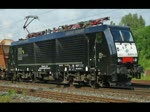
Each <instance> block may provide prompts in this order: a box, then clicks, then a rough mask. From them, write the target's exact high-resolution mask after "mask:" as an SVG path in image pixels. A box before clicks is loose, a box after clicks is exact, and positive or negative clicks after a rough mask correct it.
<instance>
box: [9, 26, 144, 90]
mask: <svg viewBox="0 0 150 112" xmlns="http://www.w3.org/2000/svg"><path fill="white" fill-rule="evenodd" d="M76 26H77V25H76ZM77 27H78V26H77ZM30 36H31V38H27V39H23V40H19V41H15V42H12V44H11V47H10V52H9V61H8V72H9V74H8V76H9V75H10V74H13V76H16V78H18V80H20V81H21V80H24V79H27V80H32V81H38V80H40V81H54V82H55V81H56V82H57V83H58V82H59V83H64V84H73V85H84V84H85V85H90V86H91V87H95V86H101V87H105V86H107V87H108V86H119V85H121V86H122V85H123V86H126V85H127V86H128V85H131V79H132V78H134V77H135V78H140V76H141V72H142V69H141V67H140V66H139V65H138V52H137V48H136V44H135V41H134V39H133V35H132V33H131V31H130V28H129V27H123V26H111V25H103V24H97V25H95V24H93V25H91V26H88V27H78V28H73V27H72V29H70V30H60V31H55V32H49V33H45V34H44V33H43V34H42V35H39V36H37V37H35V36H32V35H30Z"/></svg>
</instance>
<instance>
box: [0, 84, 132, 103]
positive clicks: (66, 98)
mask: <svg viewBox="0 0 150 112" xmlns="http://www.w3.org/2000/svg"><path fill="white" fill-rule="evenodd" d="M10 89H13V90H15V91H16V92H17V93H18V94H20V93H22V91H27V95H29V96H34V97H42V98H49V99H54V100H59V101H62V102H70V103H80V102H100V103H127V102H131V101H127V100H119V99H109V98H100V97H94V96H84V95H76V94H69V93H59V92H51V91H39V90H34V89H25V88H18V87H6V86H0V91H6V92H7V91H9V90H10Z"/></svg>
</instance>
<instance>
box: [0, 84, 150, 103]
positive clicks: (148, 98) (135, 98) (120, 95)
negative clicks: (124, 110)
mask: <svg viewBox="0 0 150 112" xmlns="http://www.w3.org/2000/svg"><path fill="white" fill-rule="evenodd" d="M0 84H1V83H0ZM1 85H3V86H11V87H21V88H29V89H35V90H41V91H42V90H43V91H52V92H60V93H70V94H79V95H86V96H96V97H103V98H113V99H121V100H122V99H124V100H129V101H135V102H150V96H146V97H143V96H137V95H132V96H131V95H130V96H129V95H128V94H123V93H110V92H105V91H103V92H95V91H88V92H87V91H85V90H80V89H70V88H58V87H57V88H56V85H55V86H54V85H52V86H51V85H50V86H49V87H43V88H41V87H36V86H34V87H33V86H31V85H30V86H28V85H19V83H16V84H12V83H11V84H6V83H4V84H1ZM17 98H19V99H20V100H22V101H23V102H24V101H25V102H58V103H59V102H61V101H56V100H52V99H47V98H39V97H32V96H22V95H19V94H18V95H17Z"/></svg>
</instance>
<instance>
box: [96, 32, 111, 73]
mask: <svg viewBox="0 0 150 112" xmlns="http://www.w3.org/2000/svg"><path fill="white" fill-rule="evenodd" d="M95 46H96V47H95V59H96V61H95V66H96V69H97V70H98V71H100V72H101V73H102V74H106V71H107V58H108V46H107V42H106V38H105V35H104V32H98V33H97V34H96V39H95Z"/></svg>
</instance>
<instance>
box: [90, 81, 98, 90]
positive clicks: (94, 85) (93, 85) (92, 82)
mask: <svg viewBox="0 0 150 112" xmlns="http://www.w3.org/2000/svg"><path fill="white" fill-rule="evenodd" d="M89 85H90V86H91V87H92V88H94V89H95V88H97V84H96V82H95V81H90V82H89Z"/></svg>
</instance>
